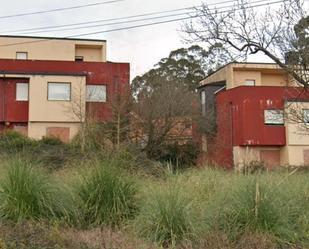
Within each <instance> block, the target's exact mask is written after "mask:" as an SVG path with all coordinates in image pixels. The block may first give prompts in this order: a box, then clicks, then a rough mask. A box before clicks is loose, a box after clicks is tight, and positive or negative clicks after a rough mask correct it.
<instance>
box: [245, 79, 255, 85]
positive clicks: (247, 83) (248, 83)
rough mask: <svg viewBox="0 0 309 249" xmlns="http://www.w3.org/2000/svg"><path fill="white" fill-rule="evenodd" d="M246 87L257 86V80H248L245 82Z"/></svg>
mask: <svg viewBox="0 0 309 249" xmlns="http://www.w3.org/2000/svg"><path fill="white" fill-rule="evenodd" d="M245 86H255V80H254V79H246V80H245Z"/></svg>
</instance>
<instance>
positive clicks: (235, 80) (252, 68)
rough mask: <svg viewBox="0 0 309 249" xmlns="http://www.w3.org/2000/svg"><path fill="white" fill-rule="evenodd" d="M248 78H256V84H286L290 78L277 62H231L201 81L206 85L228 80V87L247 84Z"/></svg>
mask: <svg viewBox="0 0 309 249" xmlns="http://www.w3.org/2000/svg"><path fill="white" fill-rule="evenodd" d="M246 80H255V84H256V86H286V85H288V82H289V79H288V76H287V74H286V73H284V71H283V70H282V69H280V67H279V66H277V65H275V64H262V63H261V64H258V63H256V64H255V63H254V64H252V63H248V64H244V63H239V64H237V63H231V64H228V65H226V66H225V67H223V68H221V69H219V70H218V71H217V72H215V73H213V74H211V75H210V76H208V77H207V78H206V79H204V80H203V81H201V83H200V85H205V84H209V83H213V82H218V81H226V88H227V89H231V88H234V87H238V86H243V85H245V81H246Z"/></svg>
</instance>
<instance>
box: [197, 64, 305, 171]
mask: <svg viewBox="0 0 309 249" xmlns="http://www.w3.org/2000/svg"><path fill="white" fill-rule="evenodd" d="M199 93H200V97H201V102H202V112H203V114H204V115H205V116H206V118H207V120H208V122H210V123H211V122H213V125H209V124H208V126H209V127H211V129H210V131H208V132H207V134H206V135H204V136H203V138H202V139H201V141H202V146H201V148H202V150H203V153H202V156H201V160H202V161H204V162H205V161H208V162H210V163H214V164H217V165H220V166H222V167H226V168H233V167H235V168H241V167H243V166H245V165H247V164H248V163H250V162H263V163H264V164H265V165H266V166H267V167H268V168H273V167H277V166H279V165H294V166H301V165H302V166H303V165H309V136H308V135H307V134H309V130H306V129H307V123H308V121H309V118H308V117H309V92H308V90H307V89H306V88H303V87H301V86H300V85H299V84H296V83H295V80H293V79H292V78H291V77H290V76H289V75H288V74H287V73H286V72H285V71H283V70H282V69H281V68H280V67H279V66H277V65H276V64H266V63H230V64H228V65H226V66H224V67H222V68H220V69H219V70H217V71H216V72H214V73H213V74H211V75H209V76H208V77H207V78H206V79H204V80H203V81H202V82H201V83H200V87H199ZM293 113H297V119H295V118H293V117H292V114H293ZM308 128H309V126H308Z"/></svg>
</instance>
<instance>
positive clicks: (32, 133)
mask: <svg viewBox="0 0 309 249" xmlns="http://www.w3.org/2000/svg"><path fill="white" fill-rule="evenodd" d="M50 127H61V128H70V139H73V138H74V136H75V135H76V134H77V133H78V131H79V128H80V124H79V123H60V122H52V123H48V122H29V124H28V136H29V137H30V138H33V139H41V138H43V137H44V136H46V131H47V128H50Z"/></svg>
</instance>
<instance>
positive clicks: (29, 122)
mask: <svg viewBox="0 0 309 249" xmlns="http://www.w3.org/2000/svg"><path fill="white" fill-rule="evenodd" d="M129 70H130V68H129V64H128V63H112V62H108V61H107V60H106V41H103V40H86V39H59V38H40V37H17V36H0V129H2V130H3V129H8V128H9V129H14V130H17V131H19V132H21V133H23V134H25V135H27V136H29V137H31V138H34V139H40V138H42V137H44V136H56V137H59V138H60V139H62V140H63V141H65V142H68V141H70V140H71V139H72V138H73V137H74V136H75V135H76V134H77V132H78V129H79V127H80V124H81V123H82V122H84V121H85V118H86V117H89V116H90V114H91V118H93V119H95V120H97V121H106V120H108V119H109V118H110V117H111V105H110V104H111V103H110V102H111V100H112V96H113V95H115V94H119V93H121V91H123V89H128V87H129V77H130V76H129Z"/></svg>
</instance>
